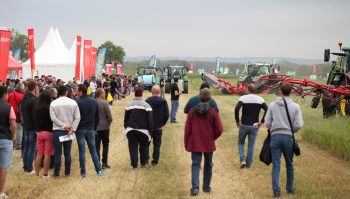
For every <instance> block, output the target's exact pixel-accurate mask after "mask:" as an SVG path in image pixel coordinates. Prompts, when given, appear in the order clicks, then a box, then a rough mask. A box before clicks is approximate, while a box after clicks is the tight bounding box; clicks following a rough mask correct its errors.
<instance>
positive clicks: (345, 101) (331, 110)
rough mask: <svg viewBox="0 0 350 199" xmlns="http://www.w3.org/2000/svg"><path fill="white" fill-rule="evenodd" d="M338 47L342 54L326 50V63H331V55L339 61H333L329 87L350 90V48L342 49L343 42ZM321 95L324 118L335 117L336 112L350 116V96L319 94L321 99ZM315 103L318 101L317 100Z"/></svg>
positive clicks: (328, 81)
mask: <svg viewBox="0 0 350 199" xmlns="http://www.w3.org/2000/svg"><path fill="white" fill-rule="evenodd" d="M338 45H339V48H340V50H341V52H330V49H325V53H324V61H325V62H329V60H330V55H331V54H332V55H335V56H337V60H336V61H332V69H331V71H330V73H329V75H328V79H327V85H329V86H332V87H334V88H338V87H340V86H342V87H345V88H350V48H346V47H344V48H342V47H341V46H342V42H339V43H338ZM321 95H322V106H323V116H324V117H329V116H333V115H335V114H336V112H338V114H340V115H344V116H345V115H347V116H350V96H348V95H340V94H338V93H327V92H323V93H319V98H321ZM313 101H317V99H316V100H313ZM315 105H316V104H315ZM314 107H315V106H314ZM316 107H317V106H316Z"/></svg>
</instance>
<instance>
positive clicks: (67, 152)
mask: <svg viewBox="0 0 350 199" xmlns="http://www.w3.org/2000/svg"><path fill="white" fill-rule="evenodd" d="M64 135H67V131H60V130H55V131H53V138H52V141H53V145H54V147H55V155H54V157H55V171H54V175H55V176H59V175H60V169H61V156H62V146H63V151H64V169H65V170H64V173H65V175H67V176H68V175H70V166H71V162H72V158H71V149H72V141H65V142H60V139H59V137H60V136H64Z"/></svg>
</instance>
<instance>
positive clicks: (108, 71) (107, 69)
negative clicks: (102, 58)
mask: <svg viewBox="0 0 350 199" xmlns="http://www.w3.org/2000/svg"><path fill="white" fill-rule="evenodd" d="M111 69H112V64H106V74H107V75H111Z"/></svg>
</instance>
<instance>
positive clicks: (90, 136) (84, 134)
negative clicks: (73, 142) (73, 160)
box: [76, 129, 102, 175]
mask: <svg viewBox="0 0 350 199" xmlns="http://www.w3.org/2000/svg"><path fill="white" fill-rule="evenodd" d="M76 136H77V142H78V149H79V162H80V174H81V175H85V174H86V168H85V141H86V143H87V145H88V148H89V151H90V154H91V158H92V162H93V163H94V166H95V170H96V172H99V171H101V170H102V169H101V165H100V161H99V160H98V156H97V151H96V145H95V144H96V142H95V136H96V131H94V130H85V129H84V130H81V129H78V130H77V132H76Z"/></svg>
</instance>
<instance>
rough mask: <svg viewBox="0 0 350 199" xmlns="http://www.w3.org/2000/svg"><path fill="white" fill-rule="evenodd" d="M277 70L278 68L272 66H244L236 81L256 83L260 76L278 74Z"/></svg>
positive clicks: (258, 64)
mask: <svg viewBox="0 0 350 199" xmlns="http://www.w3.org/2000/svg"><path fill="white" fill-rule="evenodd" d="M279 70H280V67H279V66H277V65H273V64H260V63H256V64H245V65H244V66H243V70H242V73H241V74H240V76H239V80H238V81H239V82H247V83H253V82H256V81H257V80H258V79H259V78H260V77H261V76H264V75H270V74H277V73H279Z"/></svg>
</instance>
